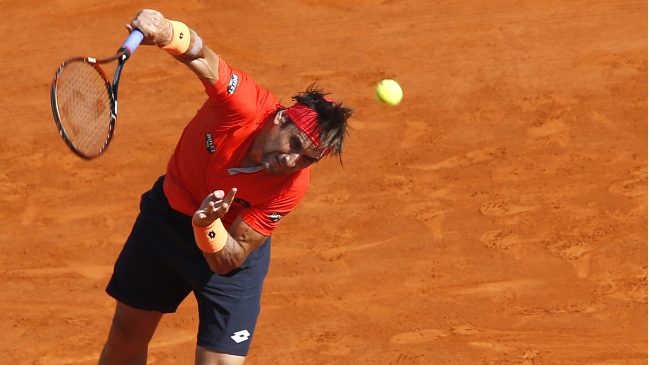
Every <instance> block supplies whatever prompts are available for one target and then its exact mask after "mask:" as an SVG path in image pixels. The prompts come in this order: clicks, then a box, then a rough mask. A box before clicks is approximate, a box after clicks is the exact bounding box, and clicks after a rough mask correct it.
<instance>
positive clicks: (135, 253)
mask: <svg viewBox="0 0 649 365" xmlns="http://www.w3.org/2000/svg"><path fill="white" fill-rule="evenodd" d="M163 181H164V176H163V177H161V178H160V179H159V180H158V181H157V182H156V183H155V184H154V185H153V188H152V189H151V190H149V191H148V192H146V193H144V194H143V195H142V200H141V202H140V214H139V216H138V217H137V220H136V221H135V225H134V226H133V229H132V231H131V234H130V236H129V237H128V239H127V240H126V243H125V244H124V247H123V249H122V252H121V253H120V255H119V257H118V258H117V261H116V263H115V269H114V272H113V276H112V277H111V279H110V282H109V283H108V287H107V288H106V292H107V293H108V294H109V295H110V296H112V297H113V298H115V299H116V300H118V301H120V302H122V303H124V304H126V305H128V306H130V307H133V308H137V309H142V310H154V311H159V312H162V313H173V312H175V311H176V309H177V308H178V306H179V305H180V303H181V302H182V301H183V300H184V299H185V298H186V297H187V295H188V294H189V293H190V292H192V291H193V292H194V296H195V297H196V300H197V302H198V312H199V326H198V338H197V345H199V346H201V347H204V348H207V349H210V350H214V351H218V352H222V353H227V354H232V355H239V356H246V355H247V354H248V350H249V349H250V341H251V338H252V335H253V334H254V332H255V325H256V324H257V317H258V316H259V311H260V300H261V291H262V286H263V282H264V278H265V277H266V274H267V273H268V266H269V263H270V237H268V239H267V240H266V242H264V243H263V244H262V245H261V247H259V248H258V249H256V250H255V251H253V252H252V253H251V254H250V255H249V256H248V258H247V259H246V261H245V262H244V263H243V265H242V266H241V267H240V268H238V269H235V270H233V271H232V272H230V273H228V274H226V275H219V274H216V273H214V272H213V271H212V270H210V268H209V265H208V264H207V261H206V260H205V257H203V253H202V251H201V250H200V249H199V248H198V247H197V246H196V241H195V240H194V231H193V229H192V224H191V220H192V218H191V217H190V216H187V215H185V214H182V213H180V212H178V211H176V210H174V209H173V208H171V207H170V206H169V202H168V201H167V198H166V197H165V194H164V191H163V189H162V183H163Z"/></svg>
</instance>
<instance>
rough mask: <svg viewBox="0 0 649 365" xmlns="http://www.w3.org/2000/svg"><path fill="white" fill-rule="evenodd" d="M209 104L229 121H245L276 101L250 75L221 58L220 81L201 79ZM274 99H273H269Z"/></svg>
mask: <svg viewBox="0 0 649 365" xmlns="http://www.w3.org/2000/svg"><path fill="white" fill-rule="evenodd" d="M201 82H202V83H203V86H204V87H205V93H206V94H207V95H208V97H209V98H208V103H209V104H210V105H211V107H212V108H213V109H214V110H219V111H220V114H221V116H222V117H225V118H227V119H228V120H233V121H234V120H245V119H248V118H250V117H251V116H253V115H254V114H255V113H257V112H258V111H259V110H260V109H262V108H264V106H265V105H266V103H267V102H269V101H272V100H275V97H274V96H273V95H272V94H271V93H270V91H268V90H266V89H264V88H262V87H261V86H259V85H258V84H257V83H256V82H255V81H254V80H253V79H252V78H251V77H250V76H249V75H248V74H246V73H245V72H243V71H241V70H237V69H235V68H232V67H230V66H229V65H228V64H227V63H226V62H225V61H224V60H223V59H222V58H221V57H220V56H219V70H218V80H217V81H216V82H215V83H214V84H210V83H209V82H207V81H206V80H203V79H201ZM269 98H273V99H269Z"/></svg>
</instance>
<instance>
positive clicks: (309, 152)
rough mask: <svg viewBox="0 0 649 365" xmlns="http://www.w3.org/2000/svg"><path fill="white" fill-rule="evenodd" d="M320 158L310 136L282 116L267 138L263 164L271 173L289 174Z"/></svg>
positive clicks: (262, 159) (262, 157)
mask: <svg viewBox="0 0 649 365" xmlns="http://www.w3.org/2000/svg"><path fill="white" fill-rule="evenodd" d="M319 159H320V154H319V153H318V151H317V149H315V148H314V146H313V143H312V142H311V141H310V140H309V138H308V137H307V136H306V135H305V134H304V133H303V132H302V131H300V130H299V129H298V128H297V126H295V124H293V123H291V122H289V121H287V120H286V119H285V118H282V117H281V116H280V118H279V121H278V123H277V124H275V125H274V126H273V128H272V129H271V130H270V133H269V134H268V137H267V139H266V144H265V146H264V152H263V154H262V156H261V164H262V166H264V169H265V170H266V172H268V173H270V174H287V173H292V172H297V171H299V170H302V169H303V168H305V167H308V166H311V165H312V164H314V163H315V162H318V160H319Z"/></svg>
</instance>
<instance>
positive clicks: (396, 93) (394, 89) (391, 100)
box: [376, 79, 403, 105]
mask: <svg viewBox="0 0 649 365" xmlns="http://www.w3.org/2000/svg"><path fill="white" fill-rule="evenodd" d="M376 98H377V99H379V101H380V102H381V104H384V105H397V104H399V103H400V102H401V99H403V90H401V86H400V85H399V83H397V82H396V81H394V80H392V79H384V80H381V82H379V84H378V85H376Z"/></svg>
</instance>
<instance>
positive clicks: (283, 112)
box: [275, 110, 288, 124]
mask: <svg viewBox="0 0 649 365" xmlns="http://www.w3.org/2000/svg"><path fill="white" fill-rule="evenodd" d="M286 122H288V117H287V116H286V110H280V111H279V115H278V117H277V118H275V124H284V123H286Z"/></svg>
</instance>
